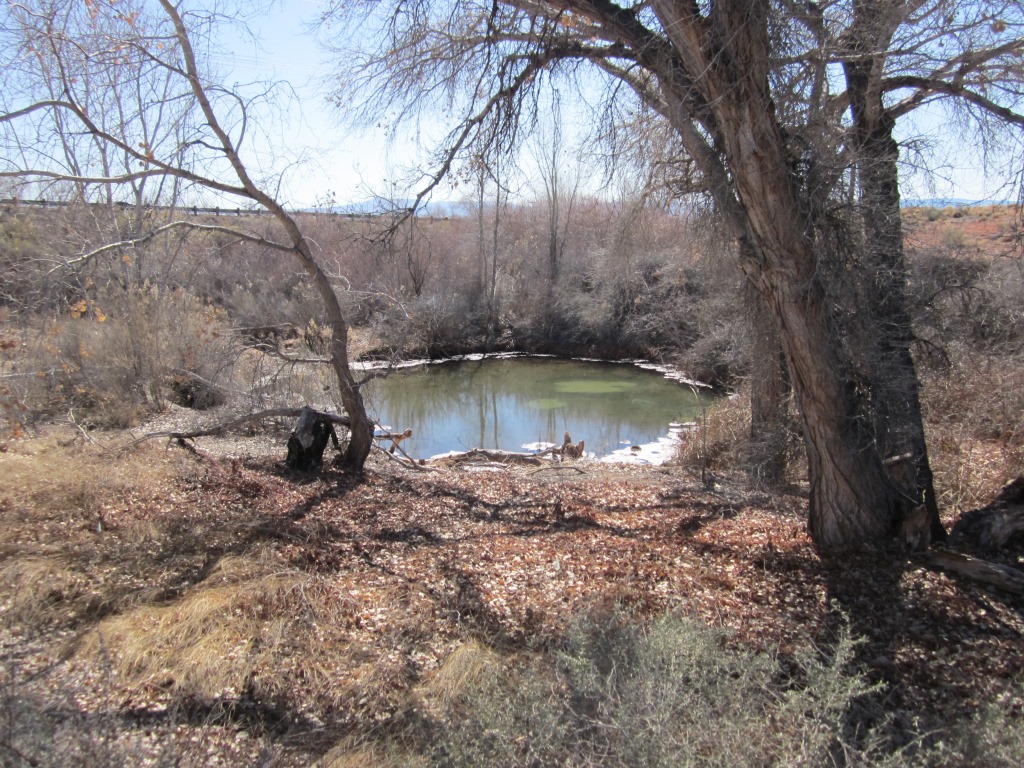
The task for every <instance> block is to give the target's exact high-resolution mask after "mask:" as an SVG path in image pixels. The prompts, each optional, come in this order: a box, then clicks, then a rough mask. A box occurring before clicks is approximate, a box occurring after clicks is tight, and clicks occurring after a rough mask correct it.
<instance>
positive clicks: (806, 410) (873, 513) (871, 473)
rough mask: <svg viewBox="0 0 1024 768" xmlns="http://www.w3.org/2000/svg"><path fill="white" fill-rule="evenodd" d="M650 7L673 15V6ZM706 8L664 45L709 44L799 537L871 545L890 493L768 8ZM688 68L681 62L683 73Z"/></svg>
mask: <svg viewBox="0 0 1024 768" xmlns="http://www.w3.org/2000/svg"><path fill="white" fill-rule="evenodd" d="M656 7H657V8H659V9H662V8H664V9H666V10H667V11H669V12H670V13H674V12H675V10H673V9H674V8H675V6H668V5H661V4H659V5H657V6H656ZM715 9H716V14H715V15H716V20H717V24H716V25H714V26H712V27H705V28H701V27H698V26H694V25H693V24H689V25H685V26H683V27H682V28H681V29H682V30H683V31H696V32H703V33H705V34H706V35H708V36H707V37H705V38H704V39H703V40H699V41H690V40H686V39H680V40H679V41H678V44H677V46H676V50H679V51H683V52H685V53H686V55H689V56H695V55H699V54H697V50H698V49H694V48H693V47H692V44H694V43H698V44H701V45H702V47H703V48H706V47H707V44H711V45H712V47H713V48H715V49H716V50H719V51H720V54H716V62H715V66H714V67H712V68H710V69H708V68H706V67H705V68H704V69H703V71H701V73H700V78H701V80H700V82H701V87H702V97H703V101H704V103H705V104H707V108H708V109H709V110H710V111H711V112H712V114H713V116H714V120H715V126H716V131H715V135H716V138H717V139H718V141H719V142H720V145H721V150H722V155H723V156H724V158H725V161H726V163H727V165H728V175H727V178H725V179H724V180H723V182H724V183H723V184H720V185H719V186H718V187H717V189H716V190H715V193H716V196H719V197H720V199H722V198H724V199H722V202H723V203H724V205H725V206H726V207H731V209H732V211H733V212H734V221H735V224H736V228H737V230H739V232H740V235H741V248H740V253H741V260H742V261H741V266H742V267H743V270H744V272H745V273H746V275H747V277H748V278H749V279H750V281H751V282H752V284H753V285H754V287H755V288H756V289H757V290H758V292H759V293H760V294H761V296H762V298H763V300H764V302H765V305H766V306H767V308H768V310H769V312H770V313H771V316H772V317H773V319H774V321H775V325H776V328H777V329H778V332H779V339H780V341H781V344H782V349H783V351H784V353H785V356H786V362H787V366H788V369H789V374H790V377H791V381H792V386H793V393H794V397H795V399H796V403H797V407H798V409H799V412H800V421H801V426H802V429H803V434H804V442H805V445H806V448H807V460H808V473H809V480H810V504H809V511H808V527H809V530H810V533H811V537H812V539H813V541H814V544H815V546H816V548H817V549H818V550H819V551H821V552H822V553H829V554H838V553H843V552H850V551H856V550H861V549H864V548H875V547H880V546H883V545H884V544H885V542H887V541H888V540H889V538H890V537H891V535H892V525H893V517H894V512H895V508H896V497H895V494H894V492H893V490H892V488H891V485H890V484H889V482H888V480H887V478H886V473H885V468H884V466H883V464H882V459H881V456H880V455H879V453H878V450H877V446H876V444H875V441H874V438H873V435H872V431H871V428H872V423H871V420H870V419H867V418H865V416H866V415H867V412H866V409H865V404H864V402H863V401H862V398H861V396H860V395H859V394H858V393H857V391H856V389H855V386H854V383H853V379H854V378H855V377H854V376H853V375H852V373H853V371H852V366H851V364H850V360H849V359H848V358H847V356H846V353H845V350H844V347H843V345H842V343H841V338H840V335H839V333H838V330H837V327H836V325H835V322H834V319H833V317H832V314H831V312H830V309H829V306H828V302H827V297H826V292H825V290H824V286H823V284H822V282H821V281H822V279H823V278H822V275H821V273H820V271H819V259H818V256H819V254H818V253H817V252H816V244H815V242H814V241H813V240H812V238H811V234H810V231H811V227H809V225H808V221H807V214H806V210H808V209H809V207H810V206H809V205H807V203H808V202H809V201H806V200H804V199H803V198H802V197H801V196H802V195H806V194H808V192H807V191H806V190H803V189H801V188H800V187H799V183H798V180H797V178H796V177H795V175H794V174H793V172H792V170H793V169H792V167H791V166H790V164H789V163H788V158H789V151H788V147H787V145H786V141H785V138H784V135H783V130H782V127H781V125H780V123H779V120H778V117H777V115H776V113H775V108H774V104H773V102H772V99H771V91H770V85H769V77H768V71H769V62H770V48H771V46H770V42H769V37H768V5H767V4H766V3H764V2H758V3H748V2H741V0H722V2H719V3H717V4H716V5H715ZM682 21H684V22H685V19H683V20H682ZM672 22H674V20H673V19H668V20H667V22H666V23H672ZM684 46H685V47H684ZM687 63H688V64H689V63H690V62H687ZM700 64H701V62H700V61H696V62H693V63H692V66H691V68H692V70H694V71H696V70H697V66H698V65H700ZM726 184H727V186H726Z"/></svg>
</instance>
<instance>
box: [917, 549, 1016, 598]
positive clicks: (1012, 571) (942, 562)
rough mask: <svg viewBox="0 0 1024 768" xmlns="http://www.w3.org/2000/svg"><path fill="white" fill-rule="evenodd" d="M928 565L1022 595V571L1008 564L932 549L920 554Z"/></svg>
mask: <svg viewBox="0 0 1024 768" xmlns="http://www.w3.org/2000/svg"><path fill="white" fill-rule="evenodd" d="M919 557H921V558H923V559H924V561H925V562H926V563H928V565H931V566H933V567H935V568H939V569H941V570H943V571H949V572H951V573H955V574H957V575H958V576H963V577H965V578H968V579H971V580H972V581H979V582H981V583H983V584H988V585H990V586H993V587H998V588H999V589H1002V590H1004V591H1006V592H1012V593H1014V594H1016V595H1024V571H1021V570H1019V569H1017V568H1011V567H1010V566H1008V565H1001V564H1000V563H992V562H989V561H988V560H979V559H978V558H976V557H971V556H970V555H965V554H963V553H961V552H954V551H953V550H951V549H945V548H939V549H932V550H929V551H928V552H926V553H924V554H922V555H920V556H919Z"/></svg>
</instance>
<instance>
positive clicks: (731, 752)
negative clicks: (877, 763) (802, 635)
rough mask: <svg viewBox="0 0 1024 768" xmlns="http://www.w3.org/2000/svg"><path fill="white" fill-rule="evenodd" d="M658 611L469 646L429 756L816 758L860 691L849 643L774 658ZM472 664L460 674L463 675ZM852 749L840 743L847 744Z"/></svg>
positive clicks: (732, 762) (494, 761)
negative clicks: (556, 638)
mask: <svg viewBox="0 0 1024 768" xmlns="http://www.w3.org/2000/svg"><path fill="white" fill-rule="evenodd" d="M723 641H724V636H723V635H722V633H721V632H718V631H715V630H711V629H707V628H704V627H700V626H698V625H695V624H693V623H692V622H690V621H687V620H685V619H680V618H678V617H674V616H664V617H662V618H660V619H657V620H655V621H654V622H652V623H650V624H641V623H637V622H635V620H633V619H631V618H630V617H629V616H625V615H622V614H615V615H612V616H610V617H603V618H601V619H596V620H583V621H577V622H576V623H575V624H574V625H573V626H572V627H571V628H570V630H569V633H568V636H567V639H566V642H565V644H564V646H563V648H562V649H561V651H560V652H558V653H557V654H547V655H520V656H517V657H513V658H512V659H509V660H506V661H505V662H504V663H494V662H492V661H490V659H489V658H488V656H489V654H484V655H483V656H481V653H480V652H479V651H478V650H473V649H470V650H469V652H468V653H467V658H459V659H458V660H457V661H456V662H452V663H453V664H455V666H456V668H457V670H458V674H456V675H455V678H456V679H457V680H458V681H459V684H458V687H457V689H455V692H457V693H458V695H456V696H452V695H451V694H452V692H453V691H451V690H449V689H448V686H445V695H446V696H447V697H448V704H447V707H446V708H445V714H444V716H443V717H442V718H441V720H440V722H439V724H438V726H437V728H436V731H433V732H432V733H431V737H430V739H429V740H428V741H427V742H426V749H425V751H426V752H427V754H428V755H429V757H430V764H431V765H445V766H494V767H495V768H498V767H499V766H516V765H562V766H587V765H602V766H623V767H625V766H685V765H702V766H710V765H723V766H742V765H751V766H753V765H757V766H762V765H798V764H800V765H820V764H827V763H830V758H831V755H832V754H833V751H834V750H835V749H836V748H837V746H838V745H840V744H842V743H843V740H844V739H845V737H846V733H845V731H844V718H845V717H846V714H847V713H848V711H849V708H850V706H851V705H852V703H853V702H854V701H855V700H857V699H858V698H859V697H860V696H861V695H863V694H864V693H866V692H868V691H869V690H870V688H869V686H868V685H867V684H866V683H865V681H864V679H863V678H862V677H861V676H860V675H858V674H857V673H855V672H851V671H849V669H848V667H849V665H850V663H851V662H852V659H853V649H854V646H855V644H854V643H853V642H852V641H851V640H850V639H849V638H848V637H847V636H845V635H841V636H840V637H838V638H837V639H836V643H835V647H834V648H833V649H832V652H831V654H830V655H829V656H828V657H827V658H823V657H821V656H819V655H818V654H817V653H807V654H805V655H803V656H800V657H798V658H796V659H794V660H792V661H793V663H792V664H791V665H790V668H791V669H792V670H793V671H792V672H790V673H788V674H783V671H782V665H781V664H780V662H779V660H777V659H775V658H774V657H772V656H770V655H767V654H754V653H749V652H745V651H739V650H735V649H733V648H730V647H729V646H728V645H727V644H726V643H724V642H723ZM467 672H469V674H466V673H467ZM854 749H856V748H855V747H852V746H851V754H852V750H854Z"/></svg>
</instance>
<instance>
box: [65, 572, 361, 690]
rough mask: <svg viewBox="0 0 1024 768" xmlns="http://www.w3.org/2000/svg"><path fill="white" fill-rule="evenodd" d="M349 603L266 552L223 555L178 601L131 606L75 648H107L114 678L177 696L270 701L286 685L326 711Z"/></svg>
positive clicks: (96, 653)
mask: <svg viewBox="0 0 1024 768" xmlns="http://www.w3.org/2000/svg"><path fill="white" fill-rule="evenodd" d="M354 616H355V611H354V606H353V603H352V601H351V600H349V599H347V598H346V597H344V596H342V595H340V594H339V593H338V592H337V590H335V589H334V588H333V587H332V586H331V585H330V584H329V583H328V582H327V581H326V580H325V579H324V578H323V577H319V576H316V575H313V574H309V573H304V572H301V571H297V570H294V569H292V568H289V567H287V566H286V565H285V564H284V563H282V562H281V560H280V559H279V558H277V557H275V556H274V555H273V554H272V553H270V552H262V553H255V554H253V555H248V556H230V557H226V558H224V559H222V560H220V561H219V562H218V563H217V564H216V566H215V567H214V568H213V569H212V571H211V572H210V574H209V575H208V576H207V578H206V579H204V580H203V581H202V582H201V583H200V584H197V585H196V586H195V587H194V588H193V589H191V590H190V591H189V592H188V593H187V594H186V595H184V596H183V597H182V598H181V599H179V600H176V601H174V602H171V603H168V604H165V605H160V604H157V605H141V606H138V607H136V608H133V609H130V610H127V611H125V612H123V613H121V614H119V615H117V616H114V617H111V618H109V619H106V620H105V621H102V622H100V623H99V624H98V625H97V626H96V628H95V629H93V630H92V631H91V632H90V633H89V634H88V635H87V637H86V638H85V640H84V642H83V643H82V644H81V645H80V647H79V648H78V651H77V653H78V655H79V656H80V657H84V658H92V659H94V660H95V659H97V658H99V657H100V656H101V655H102V654H104V653H106V652H107V649H110V653H111V656H112V663H113V669H114V671H115V672H116V674H117V675H118V677H119V679H120V680H122V682H123V684H125V685H128V686H132V687H137V688H143V689H144V688H146V687H147V686H158V687H160V688H163V689H165V690H169V691H171V692H173V693H174V695H175V696H177V697H179V698H184V699H194V700H196V701H200V702H206V703H213V702H222V703H228V704H230V703H234V702H238V701H239V700H241V699H243V698H244V697H252V698H255V699H258V700H260V701H265V702H274V701H279V700H282V699H287V698H290V692H291V690H292V689H293V688H295V687H301V688H303V689H305V691H304V693H305V694H306V695H307V696H311V697H312V699H313V700H316V701H318V702H320V703H321V704H322V705H324V706H326V707H338V706H341V704H342V703H343V702H342V701H341V699H342V698H343V697H344V696H345V695H347V691H345V690H344V689H343V688H337V687H335V685H334V682H333V681H335V680H337V679H339V678H340V677H341V674H340V672H341V671H342V670H343V669H344V668H345V667H346V666H348V664H347V663H346V662H350V661H351V653H349V652H347V651H348V649H347V648H346V645H347V643H346V642H345V630H346V628H347V627H349V626H351V624H352V622H353V619H354Z"/></svg>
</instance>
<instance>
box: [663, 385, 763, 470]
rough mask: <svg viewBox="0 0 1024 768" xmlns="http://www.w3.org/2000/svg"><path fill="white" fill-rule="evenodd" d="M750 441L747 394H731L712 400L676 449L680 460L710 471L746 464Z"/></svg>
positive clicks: (737, 467)
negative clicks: (694, 426)
mask: <svg viewBox="0 0 1024 768" xmlns="http://www.w3.org/2000/svg"><path fill="white" fill-rule="evenodd" d="M749 443H750V397H749V396H746V395H742V394H736V395H730V396H729V397H724V398H722V399H720V400H717V401H715V402H714V403H713V404H712V405H711V406H710V407H709V408H708V410H707V411H706V412H705V414H704V416H703V417H702V418H701V420H700V421H698V423H697V429H696V430H693V431H692V432H690V433H689V434H688V435H687V436H686V438H684V440H683V443H682V445H681V446H680V449H679V460H680V462H681V463H682V464H684V465H686V466H689V467H693V468H695V469H708V470H712V471H715V470H717V471H728V470H740V469H744V468H745V467H746V461H747V451H748V446H749Z"/></svg>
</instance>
